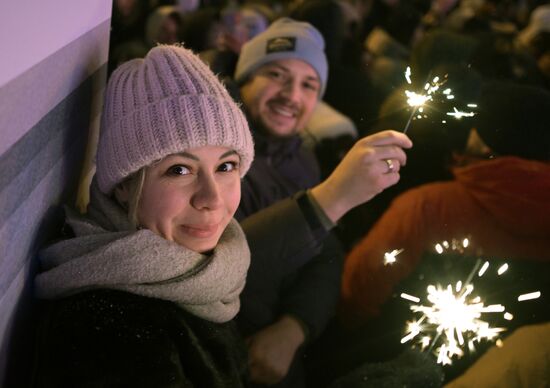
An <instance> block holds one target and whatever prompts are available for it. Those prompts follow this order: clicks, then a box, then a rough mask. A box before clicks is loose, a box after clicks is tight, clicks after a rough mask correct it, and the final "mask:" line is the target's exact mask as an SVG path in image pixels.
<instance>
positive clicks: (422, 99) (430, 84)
mask: <svg viewBox="0 0 550 388" xmlns="http://www.w3.org/2000/svg"><path fill="white" fill-rule="evenodd" d="M411 74H412V72H411V68H410V67H409V66H407V69H406V70H405V79H406V80H407V83H408V84H409V85H411V84H412V81H411ZM446 82H447V79H446V78H445V79H443V80H441V79H440V78H439V77H434V78H433V79H432V80H431V81H430V75H428V79H427V82H426V83H425V84H424V90H423V91H422V92H421V93H418V92H415V91H412V90H405V96H406V97H407V104H408V105H409V106H410V107H411V108H413V109H412V110H411V114H410V116H409V119H408V120H407V123H406V124H405V128H404V129H403V133H407V131H408V129H409V126H410V125H411V121H412V120H413V118H414V117H415V115H416V112H417V111H419V112H420V113H422V112H423V107H424V106H425V105H426V104H428V102H433V101H434V97H435V96H436V95H438V94H439V95H442V96H443V97H444V99H447V100H453V99H454V98H455V96H454V95H453V94H452V89H451V88H446V89H444V90H441V87H442V85H444V84H445V83H446ZM467 106H468V107H469V108H475V107H477V105H476V104H467ZM447 115H448V116H451V117H454V118H455V119H457V120H460V119H462V118H463V117H472V116H474V115H475V113H474V112H464V111H461V110H458V109H457V108H456V107H453V112H447ZM423 117H424V118H425V117H428V116H427V115H425V114H424V115H416V118H417V119H421V118H423ZM442 122H443V123H446V121H445V120H443V121H442Z"/></svg>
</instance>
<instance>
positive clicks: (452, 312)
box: [400, 238, 541, 365]
mask: <svg viewBox="0 0 550 388" xmlns="http://www.w3.org/2000/svg"><path fill="white" fill-rule="evenodd" d="M469 245H470V240H469V239H467V238H466V239H463V240H455V239H453V240H451V241H450V242H449V241H443V242H440V243H437V244H435V246H434V247H435V249H436V251H437V252H438V253H442V252H444V251H454V252H456V251H460V252H461V253H463V251H464V249H465V248H467V247H468V246H469ZM489 267H490V264H489V261H485V262H483V261H482V260H481V259H478V260H477V262H476V264H475V265H474V267H473V268H472V270H471V272H470V273H469V275H468V276H467V277H466V279H465V280H458V281H455V282H453V283H452V284H447V285H446V286H444V287H442V286H441V285H434V284H429V285H428V286H427V288H426V291H427V292H426V295H425V296H424V297H423V298H420V297H419V296H415V295H411V294H408V293H405V292H403V293H401V294H400V297H401V298H402V299H405V300H407V301H409V302H410V303H411V304H410V306H409V309H410V310H411V311H412V312H413V315H414V318H413V319H412V320H410V321H408V322H407V323H406V331H405V334H404V336H403V337H402V338H401V343H407V342H410V343H412V344H413V346H419V347H421V349H423V350H426V349H427V351H429V352H432V353H433V354H434V355H435V356H436V357H437V362H438V363H440V364H442V365H449V364H451V363H452V360H453V359H454V358H460V357H462V356H463V355H464V354H465V351H466V350H469V351H470V352H473V351H475V344H476V343H480V342H481V341H498V340H499V335H500V333H501V332H503V331H505V330H506V328H504V327H493V326H492V325H491V324H490V323H489V320H490V319H491V317H500V318H501V319H504V320H505V321H511V320H512V319H514V315H512V314H511V313H510V312H508V311H506V307H505V306H504V305H503V304H501V303H494V304H486V301H485V300H484V298H482V297H481V296H480V295H476V292H475V288H474V284H473V279H474V275H475V274H477V277H476V279H479V278H481V277H483V275H485V274H487V273H488V272H489ZM507 270H509V265H508V264H502V265H500V266H498V268H497V267H495V268H494V269H492V270H491V272H495V274H496V275H498V276H499V277H500V276H502V275H503V274H504V273H505V272H506V271H507ZM540 297H541V292H540V291H534V292H529V293H526V294H522V295H519V296H518V298H517V300H518V301H520V302H522V301H527V300H533V299H537V298H540ZM495 314H496V315H495ZM500 322H503V321H500Z"/></svg>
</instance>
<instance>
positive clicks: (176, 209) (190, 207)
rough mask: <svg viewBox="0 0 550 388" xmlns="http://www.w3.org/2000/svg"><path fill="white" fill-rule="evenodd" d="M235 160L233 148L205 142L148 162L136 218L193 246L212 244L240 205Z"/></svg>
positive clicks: (204, 247) (199, 248)
mask: <svg viewBox="0 0 550 388" xmlns="http://www.w3.org/2000/svg"><path fill="white" fill-rule="evenodd" d="M239 163H240V158H239V156H238V154H237V153H236V152H235V151H233V150H231V149H229V148H226V147H213V146H207V147H199V148H192V149H189V150H187V151H185V152H182V153H179V154H173V155H170V156H167V157H166V158H164V159H162V160H161V161H160V162H158V163H155V164H154V165H152V166H151V167H148V168H147V170H146V174H145V181H144V185H143V189H142V192H141V197H140V200H139V203H138V206H137V220H138V224H139V225H140V226H141V227H144V228H147V229H149V230H151V231H152V232H154V233H156V234H158V235H159V236H162V237H164V238H165V239H167V240H170V241H174V242H176V243H178V244H180V245H182V246H184V247H186V248H188V249H191V250H193V251H196V252H207V251H210V250H212V249H213V248H214V247H215V246H216V244H217V243H218V241H219V239H220V236H221V234H222V233H223V231H224V230H225V228H226V226H227V224H228V223H229V221H230V220H231V218H232V217H233V214H234V213H235V211H236V210H237V207H238V205H239V201H240V198H241V182H240V173H239V170H240V166H239Z"/></svg>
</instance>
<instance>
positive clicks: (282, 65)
mask: <svg viewBox="0 0 550 388" xmlns="http://www.w3.org/2000/svg"><path fill="white" fill-rule="evenodd" d="M270 68H277V69H280V70H283V71H285V72H288V73H290V74H300V75H303V76H304V77H306V78H311V79H315V80H316V81H318V82H321V81H320V79H319V75H318V74H317V72H316V71H315V69H314V68H313V66H311V65H310V64H309V63H307V62H306V61H304V60H302V59H298V58H287V59H277V60H274V61H271V62H268V63H266V64H264V65H262V66H260V68H259V69H258V70H257V72H260V71H262V70H265V69H270Z"/></svg>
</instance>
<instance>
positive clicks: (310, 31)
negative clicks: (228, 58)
mask: <svg viewBox="0 0 550 388" xmlns="http://www.w3.org/2000/svg"><path fill="white" fill-rule="evenodd" d="M324 50H325V41H324V39H323V36H322V35H321V33H320V32H319V31H318V30H317V29H316V28H315V27H313V26H312V25H311V24H309V23H306V22H297V21H295V20H293V19H290V18H281V19H279V20H277V21H276V22H274V23H273V24H271V26H269V28H268V29H267V30H265V31H264V32H262V33H261V34H259V35H256V36H255V37H254V38H252V39H251V40H249V41H248V42H247V43H245V44H244V45H243V47H242V50H241V54H240V55H239V60H238V62H237V67H236V69H235V80H236V81H237V82H238V83H239V84H241V83H243V82H245V81H246V80H247V78H248V77H249V76H250V75H251V74H252V73H253V72H254V71H255V70H256V69H258V68H259V67H261V66H262V65H265V64H266V63H269V62H273V61H276V60H281V59H301V60H302V61H304V62H306V63H308V64H309V65H311V67H313V69H315V71H316V72H317V75H318V76H319V80H320V81H321V91H320V93H319V99H320V98H321V97H322V96H323V94H324V93H325V88H326V86H327V79H328V63H327V58H326V56H325V51H324Z"/></svg>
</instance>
